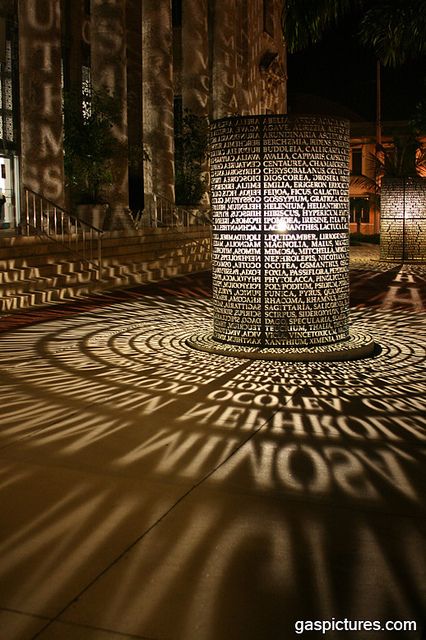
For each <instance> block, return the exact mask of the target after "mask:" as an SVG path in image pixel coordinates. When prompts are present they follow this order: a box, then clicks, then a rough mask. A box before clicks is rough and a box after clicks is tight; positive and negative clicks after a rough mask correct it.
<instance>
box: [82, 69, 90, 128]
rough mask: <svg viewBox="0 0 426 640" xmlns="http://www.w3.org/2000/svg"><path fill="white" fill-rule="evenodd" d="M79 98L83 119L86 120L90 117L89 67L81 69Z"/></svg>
mask: <svg viewBox="0 0 426 640" xmlns="http://www.w3.org/2000/svg"><path fill="white" fill-rule="evenodd" d="M81 98H82V109H83V118H84V119H85V120H88V119H89V118H90V116H91V115H92V76H91V73H90V67H86V66H84V65H83V66H82V67H81Z"/></svg>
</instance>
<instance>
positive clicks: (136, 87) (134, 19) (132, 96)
mask: <svg viewBox="0 0 426 640" xmlns="http://www.w3.org/2000/svg"><path fill="white" fill-rule="evenodd" d="M126 22H127V117H128V122H129V125H128V136H129V198H130V201H129V205H130V208H131V209H132V210H135V211H137V210H141V209H143V206H144V200H143V191H144V187H143V153H142V6H141V2H140V0H127V3H126Z"/></svg>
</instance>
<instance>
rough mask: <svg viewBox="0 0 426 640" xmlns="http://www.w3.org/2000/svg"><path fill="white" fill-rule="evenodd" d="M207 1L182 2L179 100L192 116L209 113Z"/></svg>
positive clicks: (184, 0) (192, 0) (186, 0)
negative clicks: (180, 87) (180, 90)
mask: <svg viewBox="0 0 426 640" xmlns="http://www.w3.org/2000/svg"><path fill="white" fill-rule="evenodd" d="M207 5H208V3H207V0H183V7H182V8H183V11H182V13H183V16H182V41H183V51H182V56H183V59H182V62H183V64H182V99H183V106H184V108H186V109H189V110H190V111H191V112H192V113H195V114H196V115H199V116H206V115H208V113H209V92H210V80H209V66H208V65H209V59H208V58H209V42H208V20H207V16H208V6H207Z"/></svg>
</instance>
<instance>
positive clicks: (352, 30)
mask: <svg viewBox="0 0 426 640" xmlns="http://www.w3.org/2000/svg"><path fill="white" fill-rule="evenodd" d="M357 29H359V26H358V24H357V21H356V20H355V19H352V20H348V19H347V20H345V21H344V22H343V23H341V24H340V25H339V27H338V28H337V27H335V28H334V29H333V30H330V31H328V32H327V34H325V35H324V37H323V40H322V42H321V43H320V44H318V45H315V46H312V47H311V48H309V49H307V50H305V51H303V52H301V53H297V54H292V55H289V57H288V76H289V81H288V91H289V109H290V110H291V109H292V104H293V102H295V97H294V96H295V94H299V93H303V94H310V95H315V96H320V97H322V98H326V99H328V100H331V101H333V102H336V103H339V104H341V105H343V106H345V107H347V108H349V109H350V110H352V111H353V112H355V113H357V114H358V115H359V116H360V118H361V119H362V120H369V121H374V120H375V113H376V106H375V104H376V98H375V92H376V62H375V57H374V55H373V54H372V53H371V51H368V50H367V49H366V48H365V47H364V46H363V45H361V44H360V43H359V40H358V38H357V34H356V31H357ZM425 93H426V58H425V57H423V59H418V60H416V61H413V62H410V63H407V64H405V65H404V66H402V67H399V68H397V69H383V68H382V120H404V119H409V118H411V117H412V116H413V112H414V110H415V107H416V104H417V103H418V102H419V100H420V98H421V97H422V95H425Z"/></svg>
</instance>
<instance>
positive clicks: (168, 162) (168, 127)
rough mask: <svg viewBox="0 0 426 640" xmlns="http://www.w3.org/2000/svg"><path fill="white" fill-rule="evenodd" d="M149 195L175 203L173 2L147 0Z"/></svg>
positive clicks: (145, 61)
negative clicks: (161, 197) (156, 195)
mask: <svg viewBox="0 0 426 640" xmlns="http://www.w3.org/2000/svg"><path fill="white" fill-rule="evenodd" d="M142 25H143V33H142V38H143V139H144V147H145V151H146V153H147V156H148V159H147V160H146V162H145V166H144V178H145V193H146V194H147V195H148V194H149V195H152V194H153V193H156V194H159V195H161V196H163V197H165V198H167V199H169V200H172V201H174V132H173V54H172V37H173V36H172V17H171V1H170V0H143V3H142Z"/></svg>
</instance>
